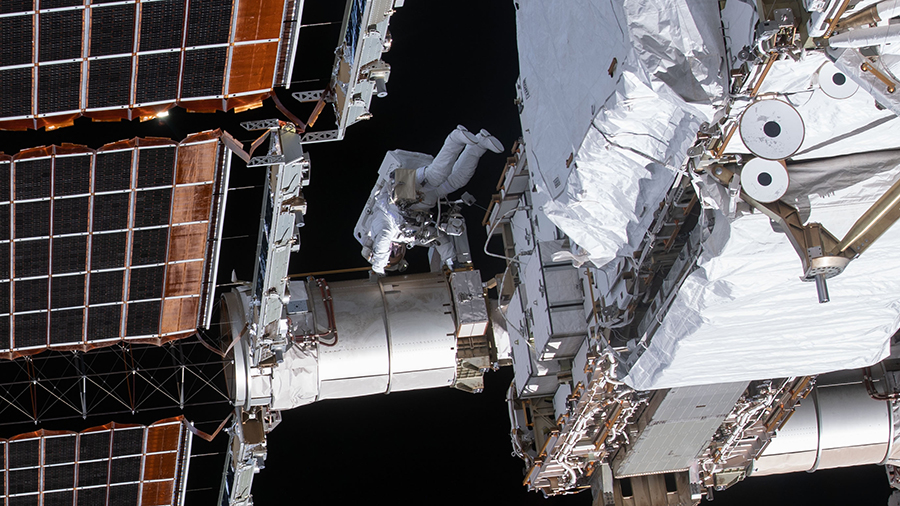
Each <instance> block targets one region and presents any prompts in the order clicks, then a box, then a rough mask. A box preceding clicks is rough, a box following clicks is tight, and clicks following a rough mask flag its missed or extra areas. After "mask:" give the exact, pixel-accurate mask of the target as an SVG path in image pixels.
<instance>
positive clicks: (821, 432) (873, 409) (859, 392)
mask: <svg viewBox="0 0 900 506" xmlns="http://www.w3.org/2000/svg"><path fill="white" fill-rule="evenodd" d="M861 376H862V373H861V372H860V371H851V372H841V373H833V374H829V375H823V376H820V377H819V380H820V383H819V384H818V385H816V387H815V388H814V390H813V392H812V393H811V394H810V395H809V396H808V397H807V398H806V399H804V400H803V401H802V404H801V405H800V406H799V407H798V408H797V409H796V411H795V412H794V415H793V416H792V417H791V419H790V420H788V422H787V424H785V426H784V427H783V428H782V429H781V430H779V431H778V433H777V435H776V437H775V438H774V439H773V440H772V442H771V443H770V444H769V446H768V447H767V448H766V449H765V451H763V453H762V455H761V456H760V457H759V458H758V459H757V460H756V461H754V463H753V471H752V474H753V476H766V475H771V474H782V473H792V472H799V471H810V472H811V471H815V470H817V469H831V468H835V467H848V466H858V465H864V464H879V463H881V462H883V461H884V460H886V458H887V456H888V452H889V451H891V446H892V444H891V441H892V438H893V427H892V414H891V406H890V402H889V401H879V400H875V399H872V398H871V397H869V394H868V392H867V390H866V387H865V385H864V384H863V382H862V378H861Z"/></svg>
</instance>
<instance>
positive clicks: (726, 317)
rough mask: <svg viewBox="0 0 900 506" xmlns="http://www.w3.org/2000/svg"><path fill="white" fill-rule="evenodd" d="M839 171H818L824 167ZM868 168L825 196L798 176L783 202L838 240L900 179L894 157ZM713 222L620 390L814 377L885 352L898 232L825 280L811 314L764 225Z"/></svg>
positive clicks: (898, 299) (896, 303) (898, 320)
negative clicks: (802, 201) (800, 207)
mask: <svg viewBox="0 0 900 506" xmlns="http://www.w3.org/2000/svg"><path fill="white" fill-rule="evenodd" d="M857 158H858V157H857ZM840 161H842V160H841V159H832V160H827V161H823V162H821V163H822V164H823V165H825V168H826V169H827V167H828V166H829V165H832V166H839V165H840V163H836V162H840ZM843 161H844V162H848V163H849V162H853V161H857V162H858V160H855V159H854V158H853V157H845V159H844V160H843ZM867 162H868V164H866V165H862V167H863V168H864V169H865V170H864V171H863V172H865V173H867V175H869V177H868V178H866V179H864V180H861V181H860V180H859V179H857V180H856V181H855V182H854V181H849V180H845V181H842V182H841V184H837V185H834V186H832V187H831V188H830V190H831V191H830V192H823V191H822V187H821V185H820V184H819V181H818V179H817V178H816V177H806V178H799V177H798V178H797V182H798V186H799V185H800V181H803V182H804V184H806V185H808V186H807V188H806V189H805V191H804V189H803V188H795V187H793V185H794V181H792V192H793V193H794V194H798V195H799V194H805V195H806V197H807V198H808V199H809V208H808V209H809V214H810V216H809V219H808V221H807V222H819V223H822V224H823V225H824V226H825V227H826V228H827V229H828V230H829V231H831V233H832V234H834V235H835V236H837V237H839V238H840V237H843V235H844V234H845V233H846V232H847V231H848V230H849V229H850V227H851V226H852V225H853V223H854V222H855V221H856V220H857V219H858V218H859V217H860V216H861V215H862V214H863V212H865V210H866V209H868V208H869V206H870V205H871V204H872V203H873V202H875V201H876V200H877V199H878V197H879V196H881V194H883V193H884V192H885V191H886V190H887V189H888V188H889V187H890V186H891V185H892V184H893V183H894V181H896V180H897V179H898V178H900V156H898V153H896V152H894V156H889V154H882V155H878V156H870V157H869V158H868V159H867ZM847 166H855V164H851V165H845V167H847ZM794 170H795V172H801V171H804V172H807V173H810V174H813V175H814V174H815V173H816V170H814V168H810V167H803V166H797V167H796V168H795V169H794ZM804 207H805V206H804ZM715 212H716V222H715V223H716V224H715V227H714V228H713V231H712V234H711V235H710V237H709V238H708V239H707V240H706V241H705V242H704V243H703V245H702V246H703V252H702V253H701V254H700V257H699V258H698V260H697V267H696V269H695V270H694V271H693V272H692V273H691V274H690V275H689V276H688V277H687V279H686V280H685V282H684V284H683V285H682V287H681V289H680V291H679V292H678V295H677V296H676V298H675V300H674V301H673V303H672V305H671V307H670V308H669V310H668V312H667V314H666V315H665V317H664V318H663V320H662V324H661V326H660V327H659V329H658V330H657V331H656V333H655V335H654V336H653V337H652V340H650V342H649V345H648V348H647V349H646V350H645V351H644V352H643V354H642V355H641V356H640V357H639V358H638V359H637V361H636V363H635V364H634V365H633V366H632V368H631V370H630V371H629V374H628V377H627V378H626V380H625V381H626V382H627V383H628V384H629V385H631V386H632V387H634V388H637V389H641V390H650V389H660V388H671V387H678V386H684V385H698V384H707V383H721V382H731V381H747V380H755V379H765V378H778V377H786V376H801V375H812V374H819V373H824V372H829V371H835V370H840V369H853V368H858V367H863V366H867V365H871V364H874V363H876V362H878V361H880V360H882V359H883V358H885V357H886V356H887V355H888V354H889V351H890V350H889V344H890V337H891V335H893V334H894V332H896V331H897V329H898V327H900V226H897V225H894V226H893V227H892V228H890V229H888V231H887V232H885V233H884V235H882V236H881V238H879V239H878V241H877V242H876V243H875V244H873V245H872V246H871V247H870V248H869V249H868V250H867V251H865V252H864V253H863V254H862V255H861V256H860V257H858V258H857V259H855V260H853V261H852V262H850V264H849V265H848V266H847V268H846V270H845V271H844V272H843V273H842V274H840V275H839V276H837V277H834V278H832V279H830V280H829V281H828V290H829V292H830V295H831V302H828V303H827V304H819V302H818V298H817V296H816V287H815V284H814V283H804V282H801V281H800V276H801V275H802V272H801V269H802V268H801V263H800V258H799V257H798V255H797V253H796V252H795V251H794V249H793V247H792V246H791V245H790V243H789V242H788V239H787V237H785V235H784V234H782V233H780V232H776V231H774V230H773V228H772V225H771V224H770V221H769V219H768V218H767V217H766V216H765V215H763V214H762V213H759V212H753V213H745V214H741V213H739V215H738V216H737V218H736V219H734V220H731V219H729V218H727V217H725V216H724V215H723V214H721V212H720V211H715Z"/></svg>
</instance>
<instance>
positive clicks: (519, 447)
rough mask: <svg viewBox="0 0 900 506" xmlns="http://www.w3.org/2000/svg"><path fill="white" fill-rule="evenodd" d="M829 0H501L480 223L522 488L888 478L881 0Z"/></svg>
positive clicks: (890, 235) (662, 500)
mask: <svg viewBox="0 0 900 506" xmlns="http://www.w3.org/2000/svg"><path fill="white" fill-rule="evenodd" d="M849 3H850V2H842V1H831V2H829V1H823V2H809V1H807V2H768V1H762V2H758V3H756V2H742V1H737V0H729V1H727V2H723V3H720V2H687V1H680V0H672V1H667V2H662V3H660V2H656V3H648V2H639V1H630V0H624V1H616V2H609V3H607V2H593V1H587V0H586V1H583V2H575V3H574V4H572V5H571V8H570V7H569V6H567V8H566V9H559V8H557V7H556V6H548V5H545V4H542V3H540V2H517V12H516V17H517V28H518V31H517V33H518V42H519V63H520V77H519V80H518V82H517V95H518V99H517V103H518V104H519V112H520V118H521V122H522V131H523V138H522V139H521V140H520V142H519V144H517V145H516V146H515V147H514V148H513V150H512V156H511V157H510V158H509V159H508V161H507V163H506V166H505V167H504V170H503V173H502V176H501V178H500V181H499V182H498V189H499V193H498V194H497V195H495V196H494V199H493V202H492V205H491V207H490V209H489V210H488V212H487V214H486V215H485V217H484V221H483V225H484V226H485V228H486V230H487V232H488V235H489V236H500V238H501V239H502V244H503V251H502V254H501V255H500V256H502V257H505V258H506V260H507V269H506V271H505V272H504V273H502V274H498V275H497V276H496V278H495V282H496V285H497V290H498V297H499V301H498V310H497V311H496V312H495V313H494V322H493V335H494V338H495V341H496V342H497V343H498V346H497V349H498V350H506V349H508V354H506V355H504V354H503V352H502V351H501V352H500V361H501V363H507V362H511V363H512V366H513V368H514V369H515V379H514V381H513V383H512V384H511V385H510V389H509V392H508V401H509V407H510V420H511V424H512V428H511V440H512V446H513V450H514V453H515V454H517V455H519V456H520V457H521V458H522V459H523V460H524V461H525V463H526V479H525V484H526V486H527V487H528V488H529V489H531V490H535V491H541V492H543V493H544V494H546V495H556V494H566V493H572V492H576V491H580V490H587V489H591V490H592V491H593V496H594V504H598V505H610V506H612V505H614V504H615V505H618V506H621V505H631V504H654V505H657V504H658V505H667V504H696V503H699V501H700V500H701V499H703V498H704V497H706V498H707V499H712V496H713V494H714V492H715V491H716V490H722V489H724V488H727V487H729V486H731V485H733V484H735V483H737V482H738V481H740V480H742V479H744V478H746V477H748V476H751V475H766V474H778V473H785V472H796V471H814V470H816V469H825V468H833V467H843V466H853V465H861V464H873V463H874V464H883V465H887V468H888V474H889V477H890V481H891V484H892V485H894V486H896V485H897V483H898V482H897V480H896V468H894V467H893V463H895V462H896V459H897V458H898V452H897V446H896V445H895V444H894V443H895V440H896V439H897V438H898V436H900V433H898V430H897V428H896V422H895V420H896V418H895V412H896V409H897V401H896V399H897V398H898V394H897V393H896V392H897V390H896V379H897V378H896V377H895V375H896V372H895V371H896V364H895V361H894V360H893V359H894V358H896V356H897V355H896V353H897V349H896V340H895V338H894V337H893V336H895V334H896V333H897V330H898V328H900V312H898V309H900V299H898V296H897V293H900V292H898V288H900V287H898V283H900V273H898V272H895V271H894V267H893V266H894V265H896V261H897V259H896V258H894V257H895V256H896V255H897V253H896V252H897V249H898V248H897V247H898V245H900V244H898V241H900V228H897V227H895V226H892V225H893V224H894V221H896V219H897V218H898V217H900V209H898V201H900V200H898V197H900V193H898V180H900V157H898V153H900V151H898V147H900V146H898V143H900V140H898V137H897V136H896V135H895V134H894V133H893V131H894V130H895V129H896V125H895V124H894V123H895V122H896V113H897V109H896V108H897V106H898V102H897V98H896V96H895V95H894V88H895V86H896V82H897V78H896V76H897V75H898V74H897V73H896V69H895V67H894V65H895V62H896V59H897V57H896V56H895V55H894V53H895V52H896V45H890V43H891V42H893V41H894V38H893V37H895V36H894V35H890V34H888V28H887V27H889V26H894V25H889V24H888V23H889V21H888V20H889V19H891V18H893V17H894V16H896V15H898V13H900V12H898V9H897V8H898V5H896V4H897V2H859V3H856V4H855V5H853V6H849V7H848V4H849ZM575 13H577V15H575ZM879 16H883V17H879ZM870 25H871V26H870ZM876 25H878V26H876ZM561 33H566V34H567V37H566V38H560V37H559V36H558V35H559V34H561ZM891 33H892V32H891ZM723 34H724V37H723ZM830 38H831V39H830ZM832 39H833V40H834V41H835V42H833V43H831V42H829V40H832ZM851 40H852V41H855V42H848V41H851ZM572 41H578V42H577V43H573V42H572ZM860 41H862V42H860ZM563 54H564V55H565V57H562V56H560V55H563ZM598 62H599V63H598ZM560 76H566V77H565V78H561V77H560ZM489 240H490V239H489ZM494 244H497V243H496V242H495V243H494ZM494 253H495V254H497V253H500V252H498V251H494ZM501 342H502V343H506V344H508V348H506V346H505V345H501V344H499V343H501Z"/></svg>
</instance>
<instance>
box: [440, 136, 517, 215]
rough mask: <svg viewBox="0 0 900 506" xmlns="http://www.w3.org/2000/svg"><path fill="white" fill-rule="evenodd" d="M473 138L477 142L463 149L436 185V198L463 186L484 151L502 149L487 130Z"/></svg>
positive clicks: (496, 151)
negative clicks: (446, 173)
mask: <svg viewBox="0 0 900 506" xmlns="http://www.w3.org/2000/svg"><path fill="white" fill-rule="evenodd" d="M475 138H476V139H477V144H472V145H468V146H466V147H465V149H463V151H462V153H461V154H460V155H459V158H457V160H456V163H455V164H453V170H452V171H451V172H450V174H449V175H448V176H447V178H446V180H445V181H444V182H443V183H441V185H440V186H439V187H438V191H437V198H441V197H445V196H447V195H449V194H451V193H453V192H455V191H456V190H458V189H460V188H462V187H463V186H465V185H466V183H468V182H469V180H470V179H472V176H473V175H474V174H475V168H476V167H477V166H478V160H479V159H480V158H481V155H483V154H484V153H485V152H487V151H493V152H494V153H499V152H500V151H502V150H503V145H502V144H500V141H498V140H497V138H496V137H494V136H493V135H491V134H490V133H489V132H488V131H487V130H482V131H481V132H479V133H478V135H476V136H475Z"/></svg>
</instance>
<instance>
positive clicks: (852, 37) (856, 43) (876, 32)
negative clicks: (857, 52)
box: [828, 25, 900, 47]
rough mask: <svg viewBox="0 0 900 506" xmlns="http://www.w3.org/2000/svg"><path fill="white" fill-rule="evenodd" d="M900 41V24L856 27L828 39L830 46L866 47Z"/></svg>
mask: <svg viewBox="0 0 900 506" xmlns="http://www.w3.org/2000/svg"><path fill="white" fill-rule="evenodd" d="M896 42H900V25H884V26H873V27H871V28H869V27H867V28H857V29H855V30H849V31H846V32H844V33H839V34H837V35H834V36H832V37H831V38H830V39H828V45H829V46H831V47H867V46H878V45H881V44H893V43H896Z"/></svg>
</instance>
